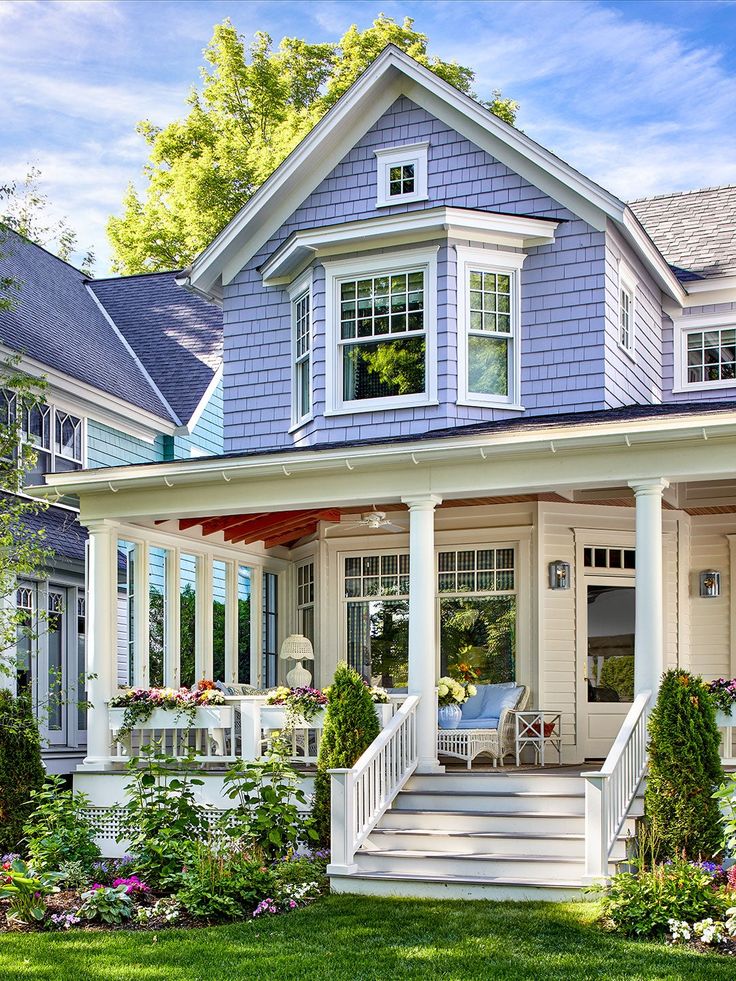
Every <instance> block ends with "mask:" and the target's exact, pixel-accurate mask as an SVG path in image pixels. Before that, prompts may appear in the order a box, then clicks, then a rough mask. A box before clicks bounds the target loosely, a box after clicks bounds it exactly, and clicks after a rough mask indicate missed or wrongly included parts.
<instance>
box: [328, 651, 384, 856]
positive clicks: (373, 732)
mask: <svg viewBox="0 0 736 981" xmlns="http://www.w3.org/2000/svg"><path fill="white" fill-rule="evenodd" d="M379 732H380V726H379V724H378V717H377V715H376V712H375V709H374V707H373V701H372V699H371V695H370V691H369V689H368V687H367V686H366V684H365V682H364V681H363V679H362V678H361V677H360V675H359V674H358V672H357V671H354V670H353V669H352V668H349V667H348V666H347V664H338V666H337V670H336V671H335V678H334V680H333V682H332V684H331V685H330V692H329V702H328V704H327V714H326V717H325V725H324V729H323V730H322V742H321V743H320V746H319V755H318V758H317V776H316V778H315V783H314V790H315V796H314V811H313V816H314V820H315V825H316V829H317V833H318V835H319V837H320V840H321V841H322V842H323V843H324V844H325V845H327V844H329V840H330V808H331V803H330V800H331V794H330V781H331V777H330V774H329V773H328V771H329V770H332V769H335V768H339V767H352V766H354V764H355V763H356V762H357V760H358V759H359V758H360V757H361V756H362V755H363V753H364V752H365V750H366V749H367V748H368V747H369V746H370V744H371V743H372V742H373V740H374V739H375V738H376V737H377V736H378V734H379Z"/></svg>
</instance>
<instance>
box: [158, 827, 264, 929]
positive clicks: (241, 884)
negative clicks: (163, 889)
mask: <svg viewBox="0 0 736 981" xmlns="http://www.w3.org/2000/svg"><path fill="white" fill-rule="evenodd" d="M274 883H275V879H274V876H273V873H272V872H271V871H270V870H269V869H268V868H266V867H265V866H263V865H261V863H260V861H254V860H253V859H252V858H251V857H250V856H249V855H248V854H246V853H244V852H237V851H235V852H220V851H218V850H216V849H213V848H212V847H211V845H208V844H206V843H200V844H199V845H198V847H197V849H196V852H195V854H194V856H193V858H192V859H191V860H190V862H189V863H188V864H187V865H186V866H185V868H184V871H183V872H182V874H181V876H180V880H179V889H178V891H177V893H176V898H177V900H178V902H180V903H181V905H182V906H183V907H184V909H185V910H186V911H187V912H188V913H190V914H191V915H192V916H201V917H203V918H205V919H206V918H208V917H215V918H216V919H237V918H239V917H242V916H243V915H244V914H249V913H252V911H253V909H254V908H255V906H256V904H257V903H258V902H259V900H261V899H263V898H264V897H266V896H270V895H271V893H272V892H273V887H274Z"/></svg>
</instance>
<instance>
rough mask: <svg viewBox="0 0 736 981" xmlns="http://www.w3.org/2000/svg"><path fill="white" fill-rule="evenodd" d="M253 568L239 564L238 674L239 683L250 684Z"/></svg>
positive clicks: (237, 680)
mask: <svg viewBox="0 0 736 981" xmlns="http://www.w3.org/2000/svg"><path fill="white" fill-rule="evenodd" d="M251 577H252V570H251V569H249V568H248V567H247V566H244V565H239V566H238V676H237V678H236V679H235V681H236V683H237V684H241V685H247V684H250V595H251Z"/></svg>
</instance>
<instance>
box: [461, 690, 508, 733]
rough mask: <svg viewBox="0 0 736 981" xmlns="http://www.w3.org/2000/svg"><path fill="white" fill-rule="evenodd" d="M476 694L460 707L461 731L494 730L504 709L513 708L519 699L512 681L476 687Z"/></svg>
mask: <svg viewBox="0 0 736 981" xmlns="http://www.w3.org/2000/svg"><path fill="white" fill-rule="evenodd" d="M477 689H478V690H477V693H476V694H475V695H473V697H472V698H469V699H468V700H467V702H465V703H464V704H463V705H462V706H461V707H460V711H461V712H462V720H461V721H460V726H459V728H461V729H495V728H496V727H497V726H498V720H499V718H500V717H501V712H503V710H504V709H509V708H513V707H514V705H516V702H517V701H518V698H519V686H518V685H517V684H516V682H514V681H504V682H502V683H501V684H497V685H478V686H477Z"/></svg>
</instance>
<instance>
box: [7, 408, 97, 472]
mask: <svg viewBox="0 0 736 981" xmlns="http://www.w3.org/2000/svg"><path fill="white" fill-rule="evenodd" d="M18 411H19V407H18V400H17V397H16V395H15V394H14V393H13V392H9V391H7V390H5V389H3V390H2V391H1V392H0V421H2V422H3V423H5V424H8V423H14V422H15V421H16V420H17V418H18V417H17V413H18ZM18 421H19V422H20V425H19V430H20V432H19V438H20V440H21V441H23V442H24V443H25V444H27V445H28V446H30V447H31V449H32V450H33V451H34V452H35V454H36V462H35V464H34V466H33V468H32V469H31V470H30V471H29V473H28V478H27V479H28V480H29V482H31V483H32V482H33V478H36V477H41V476H42V475H43V474H46V473H59V472H62V471H68V470H81V469H82V467H83V466H84V422H83V420H82V419H81V418H79V417H78V416H73V415H71V414H70V413H68V412H62V410H61V409H57V408H56V407H55V406H53V405H47V404H39V405H35V406H32V407H30V408H27V409H24V410H23V413H22V418H20V419H19V420H18Z"/></svg>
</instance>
